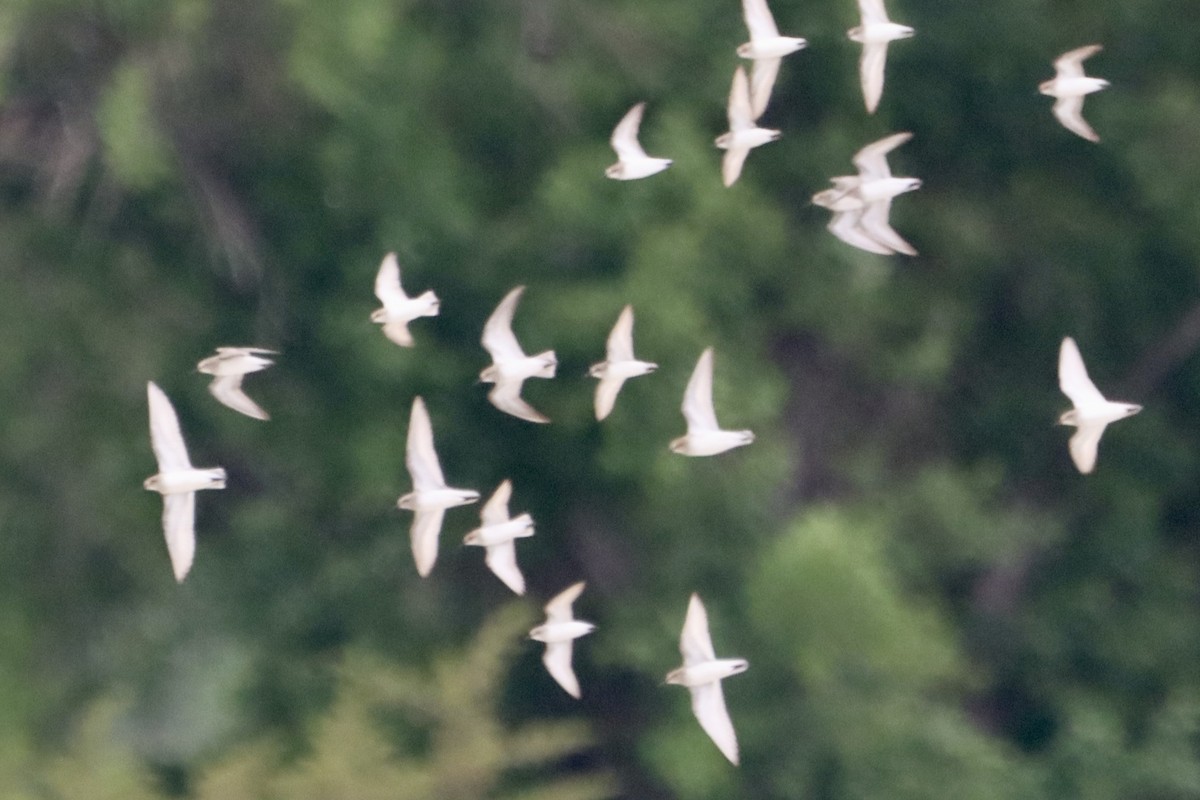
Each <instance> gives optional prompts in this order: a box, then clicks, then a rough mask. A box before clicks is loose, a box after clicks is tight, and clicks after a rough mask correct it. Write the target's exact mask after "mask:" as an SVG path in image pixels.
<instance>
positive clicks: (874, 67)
mask: <svg viewBox="0 0 1200 800" xmlns="http://www.w3.org/2000/svg"><path fill="white" fill-rule="evenodd" d="M886 66H887V43H886V42H880V43H878V44H876V43H866V42H864V43H863V51H862V57H861V58H860V59H859V60H858V78H859V80H860V81H861V82H862V91H863V101H864V102H865V103H866V106H867V113H868V114H874V113H875V109H876V108H878V107H879V98H881V97H883V71H884V68H885V67H886Z"/></svg>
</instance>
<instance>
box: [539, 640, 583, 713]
mask: <svg viewBox="0 0 1200 800" xmlns="http://www.w3.org/2000/svg"><path fill="white" fill-rule="evenodd" d="M573 649H574V648H573V647H572V643H571V642H570V641H566V642H547V643H546V652H545V653H542V663H543V664H545V665H546V671H547V672H549V673H550V677H552V678H554V680H556V681H558V685H559V686H561V687H562V688H563V690H564V691H566V693H567V694H569V695H571V697H574V698H575V699H576V700H578V699H579V696H580V691H579V679H578V678H576V677H575V669H574V667H572V666H571V653H572V650H573Z"/></svg>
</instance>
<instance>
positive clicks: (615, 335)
mask: <svg viewBox="0 0 1200 800" xmlns="http://www.w3.org/2000/svg"><path fill="white" fill-rule="evenodd" d="M656 369H658V364H655V363H652V362H650V361H639V360H638V359H636V358H634V356H633V306H625V308H623V309H622V310H621V315H620V316H618V317H617V324H616V325H614V326H613V329H612V333H610V334H608V347H607V352H606V353H605V360H604V361H601V362H600V363H599V364H593V365H592V366H591V368H590V369H589V370H588V374H589V375H591V376H592V377H593V378H599V379H600V383H599V384H598V385H597V386H596V419H597V420H602V419H604V418H605V417H607V416H608V415H609V413H611V412H612V410H613V404H615V403H616V402H617V393H618V392H620V391H621V387H622V386H623V385H624V384H625V381H626V380H628V379H629V378H636V377H637V376H639V375H648V374H649V373H651V372H654V370H656Z"/></svg>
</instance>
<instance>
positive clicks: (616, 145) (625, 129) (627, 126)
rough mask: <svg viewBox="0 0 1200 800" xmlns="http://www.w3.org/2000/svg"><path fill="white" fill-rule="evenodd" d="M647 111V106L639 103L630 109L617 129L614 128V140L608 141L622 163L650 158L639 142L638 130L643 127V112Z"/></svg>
mask: <svg viewBox="0 0 1200 800" xmlns="http://www.w3.org/2000/svg"><path fill="white" fill-rule="evenodd" d="M645 110H646V104H645V103H638V104H637V105H635V106H634V107H633V108H631V109H629V111H627V112H626V113H625V116H624V117H622V118H621V121H620V122H618V123H617V127H615V128H613V132H612V138H611V139H609V140H608V141H609V144H611V145H612V149H613V150H615V151H616V152H617V157H618V158H620V159H621V160H622V161H628V160H631V159H639V158H648V156H647V155H646V151H645V150H643V149H642V145H641V144H640V143H639V142H638V129H639V128H640V127H641V126H642V112H643V111H645Z"/></svg>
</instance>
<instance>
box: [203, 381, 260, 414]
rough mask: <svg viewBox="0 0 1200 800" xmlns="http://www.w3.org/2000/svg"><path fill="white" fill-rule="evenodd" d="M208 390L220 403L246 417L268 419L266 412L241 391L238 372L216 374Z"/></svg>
mask: <svg viewBox="0 0 1200 800" xmlns="http://www.w3.org/2000/svg"><path fill="white" fill-rule="evenodd" d="M208 391H209V393H211V394H212V396H213V397H215V398H217V400H218V401H219V402H220V403H221V405H223V406H226V407H228V408H232V409H233V410H234V411H237V412H239V413H241V414H245V415H246V416H247V417H253V418H254V419H261V420H266V419H270V416H269V415H268V414H267V412H266V411H264V410H263V409H262V407H261V406H259V405H258V403H256V402H254V401H253V400H251V399H250V398H249V396H247V395H246V393H245V392H243V391H242V376H241V375H240V374H238V375H218V376H217V377H216V378H213V381H212V383H210V384H209V385H208Z"/></svg>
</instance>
